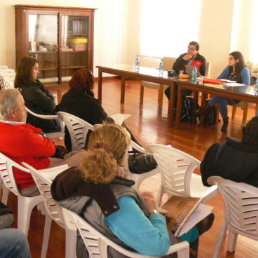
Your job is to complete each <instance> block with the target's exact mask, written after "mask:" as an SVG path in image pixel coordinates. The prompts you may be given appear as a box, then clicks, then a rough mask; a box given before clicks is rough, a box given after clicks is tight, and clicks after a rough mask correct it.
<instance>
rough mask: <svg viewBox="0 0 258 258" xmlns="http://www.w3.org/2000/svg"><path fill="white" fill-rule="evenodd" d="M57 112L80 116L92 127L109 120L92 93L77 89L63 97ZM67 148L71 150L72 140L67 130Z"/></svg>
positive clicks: (71, 90)
mask: <svg viewBox="0 0 258 258" xmlns="http://www.w3.org/2000/svg"><path fill="white" fill-rule="evenodd" d="M56 111H64V112H67V113H70V114H72V115H75V116H78V117H80V118H81V119H83V120H85V121H87V122H88V123H90V124H92V125H94V124H101V123H102V122H103V121H104V120H106V119H107V114H106V112H105V111H104V109H103V108H102V106H101V105H100V103H99V101H98V100H97V99H95V98H94V95H93V93H92V92H81V91H77V90H75V89H70V90H69V91H68V92H67V93H65V94H64V95H63V97H62V100H61V102H60V104H58V105H57V107H56ZM65 146H66V148H67V149H68V150H71V139H70V135H69V133H68V131H67V130H66V131H65Z"/></svg>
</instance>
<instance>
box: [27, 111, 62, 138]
mask: <svg viewBox="0 0 258 258" xmlns="http://www.w3.org/2000/svg"><path fill="white" fill-rule="evenodd" d="M26 110H27V112H28V113H30V114H31V115H33V116H35V117H38V118H41V119H46V120H52V119H59V118H58V116H57V115H41V114H37V113H35V112H33V111H31V110H30V109H29V108H27V107H26ZM60 125H61V131H60V132H52V133H45V135H46V136H47V137H48V138H62V137H64V126H63V123H62V121H60Z"/></svg>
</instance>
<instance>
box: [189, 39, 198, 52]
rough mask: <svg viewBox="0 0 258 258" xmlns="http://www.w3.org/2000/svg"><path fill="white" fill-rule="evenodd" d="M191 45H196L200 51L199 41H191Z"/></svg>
mask: <svg viewBox="0 0 258 258" xmlns="http://www.w3.org/2000/svg"><path fill="white" fill-rule="evenodd" d="M189 45H193V46H195V49H196V50H197V51H198V50H199V49H200V46H199V43H198V42H196V41H191V42H190V43H189Z"/></svg>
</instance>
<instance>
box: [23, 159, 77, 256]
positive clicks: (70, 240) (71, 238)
mask: <svg viewBox="0 0 258 258" xmlns="http://www.w3.org/2000/svg"><path fill="white" fill-rule="evenodd" d="M23 165H24V166H25V167H27V168H28V169H29V171H30V172H31V175H32V177H33V179H34V181H35V183H36V184H37V187H38V189H39V191H40V194H41V196H42V198H43V201H44V204H45V208H46V211H47V214H46V222H45V228H44V239H43V245H42V250H41V257H42V258H43V257H46V254H47V249H48V240H49V235H50V229H51V223H52V220H54V221H55V222H56V223H57V224H58V225H60V226H61V227H62V228H64V229H65V232H66V235H65V238H66V239H65V257H66V258H74V257H76V226H75V224H74V223H73V219H72V218H70V217H69V215H70V213H67V212H66V210H65V209H63V208H62V207H61V206H60V205H59V204H57V203H56V201H55V200H54V199H53V197H52V195H51V184H52V182H53V180H54V179H55V177H56V176H57V175H58V174H60V173H61V172H63V171H64V170H65V169H67V168H68V165H62V166H58V167H53V168H48V169H41V170H37V169H35V168H33V167H31V166H30V165H28V164H26V163H23Z"/></svg>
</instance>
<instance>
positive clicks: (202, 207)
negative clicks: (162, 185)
mask: <svg viewBox="0 0 258 258" xmlns="http://www.w3.org/2000/svg"><path fill="white" fill-rule="evenodd" d="M201 202H202V198H195V197H187V196H172V197H170V198H169V200H168V201H167V202H166V203H165V204H164V205H163V206H162V208H161V209H160V212H161V213H163V214H164V215H165V216H166V220H167V227H168V229H169V230H171V231H172V232H173V234H174V235H175V236H176V237H180V236H182V235H183V234H185V233H187V232H188V231H189V230H190V229H191V228H193V227H194V226H195V225H196V224H197V223H198V222H200V221H201V220H202V219H204V218H205V217H207V216H208V215H209V214H210V213H211V211H212V209H213V207H211V206H208V205H206V204H203V203H201Z"/></svg>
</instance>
